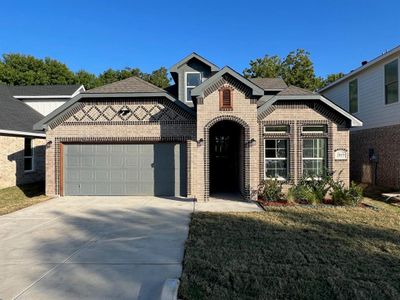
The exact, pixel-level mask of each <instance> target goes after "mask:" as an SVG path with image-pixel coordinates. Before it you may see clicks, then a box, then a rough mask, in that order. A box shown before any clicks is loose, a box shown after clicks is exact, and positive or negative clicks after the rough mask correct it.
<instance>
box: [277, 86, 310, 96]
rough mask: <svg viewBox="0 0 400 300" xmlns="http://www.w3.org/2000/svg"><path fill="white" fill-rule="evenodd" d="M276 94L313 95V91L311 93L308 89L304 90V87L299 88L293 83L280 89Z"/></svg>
mask: <svg viewBox="0 0 400 300" xmlns="http://www.w3.org/2000/svg"><path fill="white" fill-rule="evenodd" d="M277 95H281V96H284V95H286V96H288V95H296V96H298V95H315V93H313V92H311V91H309V90H306V89H302V88H299V87H297V86H294V85H290V86H288V87H287V88H285V89H283V90H282V91H280V92H279V93H278V94H277Z"/></svg>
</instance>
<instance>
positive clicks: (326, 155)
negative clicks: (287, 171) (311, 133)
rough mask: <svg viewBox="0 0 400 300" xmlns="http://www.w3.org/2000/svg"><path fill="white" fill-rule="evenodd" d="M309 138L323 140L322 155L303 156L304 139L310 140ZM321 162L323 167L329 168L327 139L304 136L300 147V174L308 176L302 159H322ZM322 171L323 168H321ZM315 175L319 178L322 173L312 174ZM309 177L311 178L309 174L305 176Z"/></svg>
mask: <svg viewBox="0 0 400 300" xmlns="http://www.w3.org/2000/svg"><path fill="white" fill-rule="evenodd" d="M310 140H323V141H324V148H325V149H324V157H322V158H321V157H304V141H310ZM312 150H313V152H314V151H315V148H314V143H313V148H312ZM324 159H325V162H324V163H323V167H324V168H325V169H326V170H328V168H329V164H328V139H327V138H326V137H306V138H303V139H302V149H301V175H302V176H303V177H304V176H308V174H305V172H304V170H305V168H304V161H305V160H306V161H307V160H308V161H321V160H322V161H324ZM322 171H323V170H322ZM314 175H315V176H317V178H320V176H321V175H323V174H314ZM307 178H309V179H311V178H310V177H309V176H308V177H307Z"/></svg>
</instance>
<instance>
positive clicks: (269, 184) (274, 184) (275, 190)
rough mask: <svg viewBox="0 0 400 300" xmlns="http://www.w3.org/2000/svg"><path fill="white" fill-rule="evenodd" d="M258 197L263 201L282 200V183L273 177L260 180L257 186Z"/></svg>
mask: <svg viewBox="0 0 400 300" xmlns="http://www.w3.org/2000/svg"><path fill="white" fill-rule="evenodd" d="M258 197H259V198H261V199H262V200H264V201H279V200H282V198H283V193H282V182H281V181H280V180H278V179H277V178H274V177H270V178H268V179H265V180H262V181H261V183H260V184H259V186H258Z"/></svg>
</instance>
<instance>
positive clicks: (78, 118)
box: [49, 98, 195, 129]
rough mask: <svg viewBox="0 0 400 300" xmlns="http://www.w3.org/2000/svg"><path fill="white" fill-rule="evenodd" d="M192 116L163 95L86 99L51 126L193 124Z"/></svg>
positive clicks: (56, 119)
mask: <svg viewBox="0 0 400 300" xmlns="http://www.w3.org/2000/svg"><path fill="white" fill-rule="evenodd" d="M194 120H195V119H194V117H193V115H191V114H189V113H188V112H186V111H184V110H183V109H181V108H180V107H179V106H177V105H176V104H174V103H173V102H171V101H169V100H168V99H164V98H148V99H144V98H143V99H132V98H131V99H119V100H113V101H107V100H95V99H94V100H87V99H86V100H85V101H82V102H77V103H76V104H75V105H74V106H73V107H71V109H70V110H68V111H67V112H65V113H64V114H62V115H60V116H59V117H57V118H55V119H54V120H52V122H51V123H50V124H49V126H50V128H52V129H54V128H55V127H57V126H59V125H78V126H79V125H135V124H144V123H149V124H150V123H151V124H165V123H167V124H173V123H179V124H183V123H193V122H194Z"/></svg>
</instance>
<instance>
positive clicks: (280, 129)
mask: <svg viewBox="0 0 400 300" xmlns="http://www.w3.org/2000/svg"><path fill="white" fill-rule="evenodd" d="M264 132H265V133H272V134H284V133H288V132H289V126H286V125H283V126H265V127H264Z"/></svg>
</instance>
